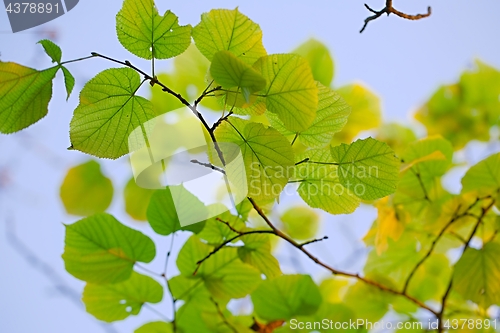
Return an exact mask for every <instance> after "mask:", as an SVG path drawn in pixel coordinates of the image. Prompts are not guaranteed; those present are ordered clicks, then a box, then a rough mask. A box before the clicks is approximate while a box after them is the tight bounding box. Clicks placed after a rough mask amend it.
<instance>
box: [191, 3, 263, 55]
mask: <svg viewBox="0 0 500 333" xmlns="http://www.w3.org/2000/svg"><path fill="white" fill-rule="evenodd" d="M193 39H194V42H195V43H196V47H197V48H198V49H199V50H200V52H201V53H202V54H203V55H204V56H205V57H207V59H208V60H209V61H212V59H213V58H214V55H215V54H216V53H217V52H218V51H222V50H227V51H230V52H232V53H233V54H234V55H235V56H236V57H238V58H239V59H241V60H242V61H243V62H245V63H246V64H248V65H252V64H253V63H254V62H255V61H257V59H259V58H260V57H262V56H264V55H266V50H265V49H264V46H263V45H262V31H261V30H260V27H259V25H258V24H256V23H254V22H253V21H252V20H250V19H249V18H248V17H246V16H245V15H243V14H241V13H240V12H239V10H238V8H236V9H234V10H228V9H212V10H211V11H210V12H208V13H204V14H202V15H201V22H200V23H199V24H198V25H197V26H195V27H194V28H193Z"/></svg>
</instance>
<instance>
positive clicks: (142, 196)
mask: <svg viewBox="0 0 500 333" xmlns="http://www.w3.org/2000/svg"><path fill="white" fill-rule="evenodd" d="M154 192H155V191H154V190H148V189H145V188H142V187H140V186H138V185H137V184H136V183H135V179H134V177H132V178H130V180H129V181H128V182H127V185H125V189H124V190H123V201H124V202H125V211H126V212H127V214H128V215H130V216H131V217H132V218H133V219H135V220H138V221H146V220H147V217H146V211H147V209H148V205H149V201H150V200H151V196H152V195H153V193H154Z"/></svg>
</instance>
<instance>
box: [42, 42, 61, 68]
mask: <svg viewBox="0 0 500 333" xmlns="http://www.w3.org/2000/svg"><path fill="white" fill-rule="evenodd" d="M38 44H41V45H42V46H43V49H44V50H45V53H47V55H48V56H49V57H50V59H52V62H55V63H58V64H59V63H60V62H61V57H62V51H61V48H60V47H59V46H57V45H56V44H55V43H54V42H53V41H51V40H48V39H42V40H41V41H39V42H38Z"/></svg>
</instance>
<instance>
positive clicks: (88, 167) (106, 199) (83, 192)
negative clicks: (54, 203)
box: [60, 161, 113, 216]
mask: <svg viewBox="0 0 500 333" xmlns="http://www.w3.org/2000/svg"><path fill="white" fill-rule="evenodd" d="M60 195H61V200H62V202H63V204H64V208H65V209H66V212H68V213H69V214H73V215H81V216H87V215H92V214H95V213H102V212H104V211H105V210H106V209H107V208H108V207H109V205H110V204H111V200H112V199H113V184H112V183H111V180H109V178H107V177H106V176H104V175H103V174H102V172H101V166H100V165H99V163H97V162H96V161H88V162H86V163H83V164H80V165H78V166H76V167H73V168H71V169H69V170H68V173H67V174H66V177H65V178H64V181H63V184H62V185H61V191H60Z"/></svg>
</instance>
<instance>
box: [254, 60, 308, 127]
mask: <svg viewBox="0 0 500 333" xmlns="http://www.w3.org/2000/svg"><path fill="white" fill-rule="evenodd" d="M253 66H254V68H255V69H256V70H258V71H259V72H260V73H262V76H263V77H264V78H265V79H266V81H267V85H266V88H265V89H264V90H263V91H262V92H261V94H262V95H264V96H265V97H266V106H267V109H268V111H269V112H272V113H276V114H277V115H278V117H279V118H280V119H281V121H282V122H283V124H284V125H285V127H286V128H287V129H289V130H291V131H303V130H306V129H308V128H309V126H311V124H312V123H313V121H314V119H315V118H316V110H317V108H318V87H317V86H316V83H315V82H314V78H313V76H312V72H311V68H310V67H309V64H308V63H307V61H306V60H305V59H304V58H302V57H299V56H297V55H293V54H273V55H269V56H266V57H262V58H260V59H259V60H258V61H257V62H256V63H255V64H254V65H253Z"/></svg>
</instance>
